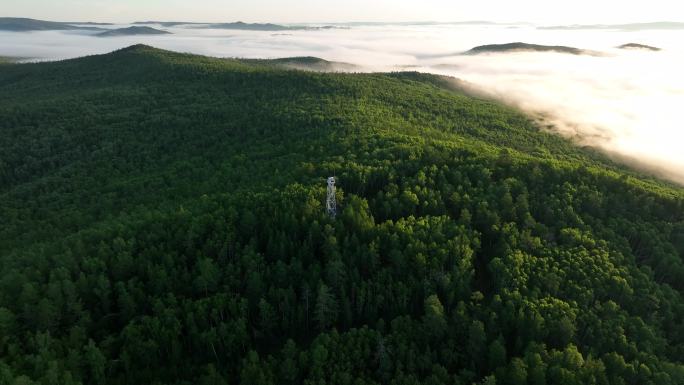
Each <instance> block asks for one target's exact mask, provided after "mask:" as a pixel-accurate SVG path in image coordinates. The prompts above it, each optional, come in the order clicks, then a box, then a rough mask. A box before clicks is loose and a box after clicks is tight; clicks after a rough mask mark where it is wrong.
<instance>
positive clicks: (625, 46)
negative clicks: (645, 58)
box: [618, 43, 661, 51]
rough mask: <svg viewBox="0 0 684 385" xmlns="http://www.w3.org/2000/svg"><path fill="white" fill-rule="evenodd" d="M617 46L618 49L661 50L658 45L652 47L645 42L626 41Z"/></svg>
mask: <svg viewBox="0 0 684 385" xmlns="http://www.w3.org/2000/svg"><path fill="white" fill-rule="evenodd" d="M618 48H620V49H643V50H647V51H661V48H658V47H653V46H650V45H646V44H638V43H627V44H623V45H621V46H619V47H618Z"/></svg>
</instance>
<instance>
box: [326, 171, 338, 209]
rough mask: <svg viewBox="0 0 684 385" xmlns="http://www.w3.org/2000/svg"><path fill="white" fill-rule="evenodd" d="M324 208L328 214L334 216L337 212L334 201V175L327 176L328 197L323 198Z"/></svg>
mask: <svg viewBox="0 0 684 385" xmlns="http://www.w3.org/2000/svg"><path fill="white" fill-rule="evenodd" d="M325 209H326V210H327V211H328V215H330V216H331V217H333V218H335V214H337V203H336V202H335V177H334V176H331V177H330V178H328V198H327V199H326V200H325Z"/></svg>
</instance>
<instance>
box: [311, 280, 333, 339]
mask: <svg viewBox="0 0 684 385" xmlns="http://www.w3.org/2000/svg"><path fill="white" fill-rule="evenodd" d="M337 312H338V306H337V300H336V299H335V295H334V294H333V293H331V292H330V289H329V288H328V286H326V285H325V284H324V283H322V282H321V283H319V285H318V295H317V297H316V309H315V313H314V319H315V320H316V322H317V323H318V328H319V329H321V330H325V329H327V328H329V327H330V326H332V325H333V324H334V323H335V322H336V321H337Z"/></svg>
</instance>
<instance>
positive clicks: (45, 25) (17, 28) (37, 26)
mask: <svg viewBox="0 0 684 385" xmlns="http://www.w3.org/2000/svg"><path fill="white" fill-rule="evenodd" d="M133 24H136V25H137V26H136V27H131V28H143V27H140V26H149V25H159V26H162V27H178V26H188V27H192V28H203V29H230V30H244V31H272V32H277V31H297V30H300V31H301V30H321V29H338V28H339V29H343V28H349V27H342V26H332V25H326V26H316V27H312V26H303V25H279V24H272V23H244V22H241V21H238V22H234V23H193V22H183V21H168V22H167V21H138V22H135V23H133ZM108 25H114V24H108V23H93V22H58V21H45V20H35V19H28V18H19V17H0V31H11V32H31V31H67V30H86V31H101V32H103V33H102V34H100V35H97V36H120V35H141V34H144V35H149V34H152V33H151V32H152V31H149V30H140V29H131V28H122V29H121V31H120V32H118V33H116V32H115V33H111V34H110V33H109V31H110V30H109V29H107V28H101V27H100V26H108ZM147 28H151V27H147ZM161 33H165V31H161Z"/></svg>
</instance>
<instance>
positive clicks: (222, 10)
mask: <svg viewBox="0 0 684 385" xmlns="http://www.w3.org/2000/svg"><path fill="white" fill-rule="evenodd" d="M680 10H681V4H680V3H679V2H677V1H673V0H650V1H648V2H647V3H644V2H641V1H639V2H637V1H629V0H627V1H625V0H573V1H552V0H468V1H461V0H420V1H417V0H0V16H22V17H32V18H40V19H47V20H60V21H81V20H83V21H86V20H91V21H114V22H132V21H136V20H141V19H155V20H166V21H171V20H183V21H236V20H243V21H250V22H259V21H261V22H264V21H272V22H335V21H339V22H344V21H428V20H429V21H463V20H492V21H530V22H535V23H543V24H553V23H623V22H639V21H662V20H672V21H680V20H681V19H684V17H677V16H678V15H681V11H680ZM683 16H684V15H683ZM673 19H674V20H673ZM677 19H680V20H677Z"/></svg>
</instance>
